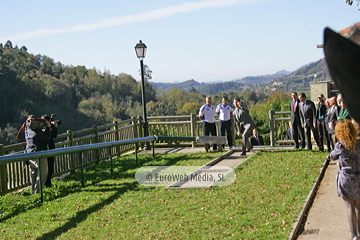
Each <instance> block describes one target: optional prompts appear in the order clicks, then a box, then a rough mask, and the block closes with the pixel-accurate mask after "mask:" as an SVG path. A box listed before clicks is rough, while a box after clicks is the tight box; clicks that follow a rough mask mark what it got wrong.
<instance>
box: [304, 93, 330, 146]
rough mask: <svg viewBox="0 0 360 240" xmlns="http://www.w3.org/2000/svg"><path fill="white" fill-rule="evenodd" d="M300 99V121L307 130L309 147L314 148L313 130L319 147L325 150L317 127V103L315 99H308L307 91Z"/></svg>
mask: <svg viewBox="0 0 360 240" xmlns="http://www.w3.org/2000/svg"><path fill="white" fill-rule="evenodd" d="M299 100H300V102H301V104H300V105H299V107H300V121H301V127H303V128H304V130H305V134H306V144H307V149H308V150H312V144H311V132H312V133H313V135H314V139H315V142H316V144H317V145H318V147H319V150H320V151H322V152H323V151H324V146H321V144H319V134H318V131H317V129H316V109H315V104H314V102H313V101H310V100H307V99H306V95H305V93H301V94H300V95H299Z"/></svg>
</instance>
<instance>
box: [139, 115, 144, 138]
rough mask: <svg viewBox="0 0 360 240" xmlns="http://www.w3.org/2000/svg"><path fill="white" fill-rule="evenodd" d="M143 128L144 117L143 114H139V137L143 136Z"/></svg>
mask: <svg viewBox="0 0 360 240" xmlns="http://www.w3.org/2000/svg"><path fill="white" fill-rule="evenodd" d="M143 129H144V123H143V117H142V116H139V130H140V131H139V132H138V134H139V138H141V137H143V136H144V135H143Z"/></svg>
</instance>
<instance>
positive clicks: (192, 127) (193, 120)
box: [190, 114, 196, 148]
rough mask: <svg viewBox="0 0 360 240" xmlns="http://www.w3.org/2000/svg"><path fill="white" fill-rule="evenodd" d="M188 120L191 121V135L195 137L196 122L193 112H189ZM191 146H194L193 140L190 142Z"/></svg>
mask: <svg viewBox="0 0 360 240" xmlns="http://www.w3.org/2000/svg"><path fill="white" fill-rule="evenodd" d="M190 121H191V136H192V137H195V122H196V116H195V114H190ZM191 146H192V147H193V148H194V147H196V144H195V141H193V142H192V144H191Z"/></svg>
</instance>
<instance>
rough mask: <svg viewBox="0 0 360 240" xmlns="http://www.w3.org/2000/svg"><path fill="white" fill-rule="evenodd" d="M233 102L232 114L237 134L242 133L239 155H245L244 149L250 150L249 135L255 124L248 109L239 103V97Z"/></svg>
mask: <svg viewBox="0 0 360 240" xmlns="http://www.w3.org/2000/svg"><path fill="white" fill-rule="evenodd" d="M233 103H234V108H235V111H234V113H233V115H234V118H235V123H236V126H237V129H238V131H237V135H239V136H240V135H242V153H241V154H240V155H246V149H248V151H250V150H251V149H252V148H253V147H252V145H251V144H250V142H249V137H250V134H251V130H252V129H253V128H254V126H255V124H254V122H253V120H252V118H251V116H250V114H249V109H247V107H245V106H242V105H241V102H240V98H235V99H234V102H233Z"/></svg>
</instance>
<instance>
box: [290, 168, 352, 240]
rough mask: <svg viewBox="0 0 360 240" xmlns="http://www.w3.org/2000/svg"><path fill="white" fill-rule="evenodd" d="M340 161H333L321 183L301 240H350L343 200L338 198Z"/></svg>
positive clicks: (300, 237)
mask: <svg viewBox="0 0 360 240" xmlns="http://www.w3.org/2000/svg"><path fill="white" fill-rule="evenodd" d="M337 163H338V161H331V162H330V163H329V165H328V167H327V169H326V172H325V175H324V177H323V179H322V181H321V183H320V186H319V189H318V191H317V193H316V197H315V199H314V202H313V204H312V206H311V208H310V211H309V213H308V215H307V219H306V222H305V224H304V231H303V232H302V233H301V235H300V236H299V237H298V238H297V239H301V240H307V239H311V240H317V239H319V240H320V239H322V240H324V239H326V240H342V239H350V230H349V225H348V221H347V217H346V212H345V204H344V202H343V200H342V198H340V197H338V196H337V189H336V179H335V177H336V173H337V171H338V165H337Z"/></svg>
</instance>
